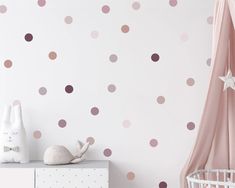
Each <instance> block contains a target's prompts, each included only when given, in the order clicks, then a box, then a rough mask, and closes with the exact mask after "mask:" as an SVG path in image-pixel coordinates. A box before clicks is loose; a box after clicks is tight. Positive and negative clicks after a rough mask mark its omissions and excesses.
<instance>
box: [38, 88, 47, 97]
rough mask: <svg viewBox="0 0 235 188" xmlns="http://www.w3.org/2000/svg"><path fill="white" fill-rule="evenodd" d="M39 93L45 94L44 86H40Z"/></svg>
mask: <svg viewBox="0 0 235 188" xmlns="http://www.w3.org/2000/svg"><path fill="white" fill-rule="evenodd" d="M38 92H39V94H40V95H46V94H47V89H46V88H45V87H40V88H39V90H38Z"/></svg>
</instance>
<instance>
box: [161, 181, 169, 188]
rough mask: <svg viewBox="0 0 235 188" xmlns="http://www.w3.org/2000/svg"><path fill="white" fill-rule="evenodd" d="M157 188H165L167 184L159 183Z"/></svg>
mask: <svg viewBox="0 0 235 188" xmlns="http://www.w3.org/2000/svg"><path fill="white" fill-rule="evenodd" d="M159 188H167V183H166V182H165V181H161V182H160V183H159Z"/></svg>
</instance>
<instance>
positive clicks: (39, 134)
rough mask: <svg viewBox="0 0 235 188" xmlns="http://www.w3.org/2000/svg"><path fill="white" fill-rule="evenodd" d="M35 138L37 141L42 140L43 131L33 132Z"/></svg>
mask: <svg viewBox="0 0 235 188" xmlns="http://www.w3.org/2000/svg"><path fill="white" fill-rule="evenodd" d="M33 137H34V138H35V139H40V138H41V137H42V133H41V131H39V130H37V131H34V132H33Z"/></svg>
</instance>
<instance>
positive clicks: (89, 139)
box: [86, 137, 95, 145]
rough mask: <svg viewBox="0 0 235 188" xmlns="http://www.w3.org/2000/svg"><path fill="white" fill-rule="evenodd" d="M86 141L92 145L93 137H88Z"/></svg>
mask: <svg viewBox="0 0 235 188" xmlns="http://www.w3.org/2000/svg"><path fill="white" fill-rule="evenodd" d="M86 141H87V142H89V144H90V145H93V144H94V143H95V139H94V138H93V137H88V138H87V139H86Z"/></svg>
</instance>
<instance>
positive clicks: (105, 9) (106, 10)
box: [101, 5, 110, 14]
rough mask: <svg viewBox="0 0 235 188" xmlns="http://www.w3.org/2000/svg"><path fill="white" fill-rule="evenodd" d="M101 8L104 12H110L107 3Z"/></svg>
mask: <svg viewBox="0 0 235 188" xmlns="http://www.w3.org/2000/svg"><path fill="white" fill-rule="evenodd" d="M101 10H102V12H103V13H104V14H108V13H109V12H110V7H109V6H108V5H104V6H103V7H102V9H101Z"/></svg>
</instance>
